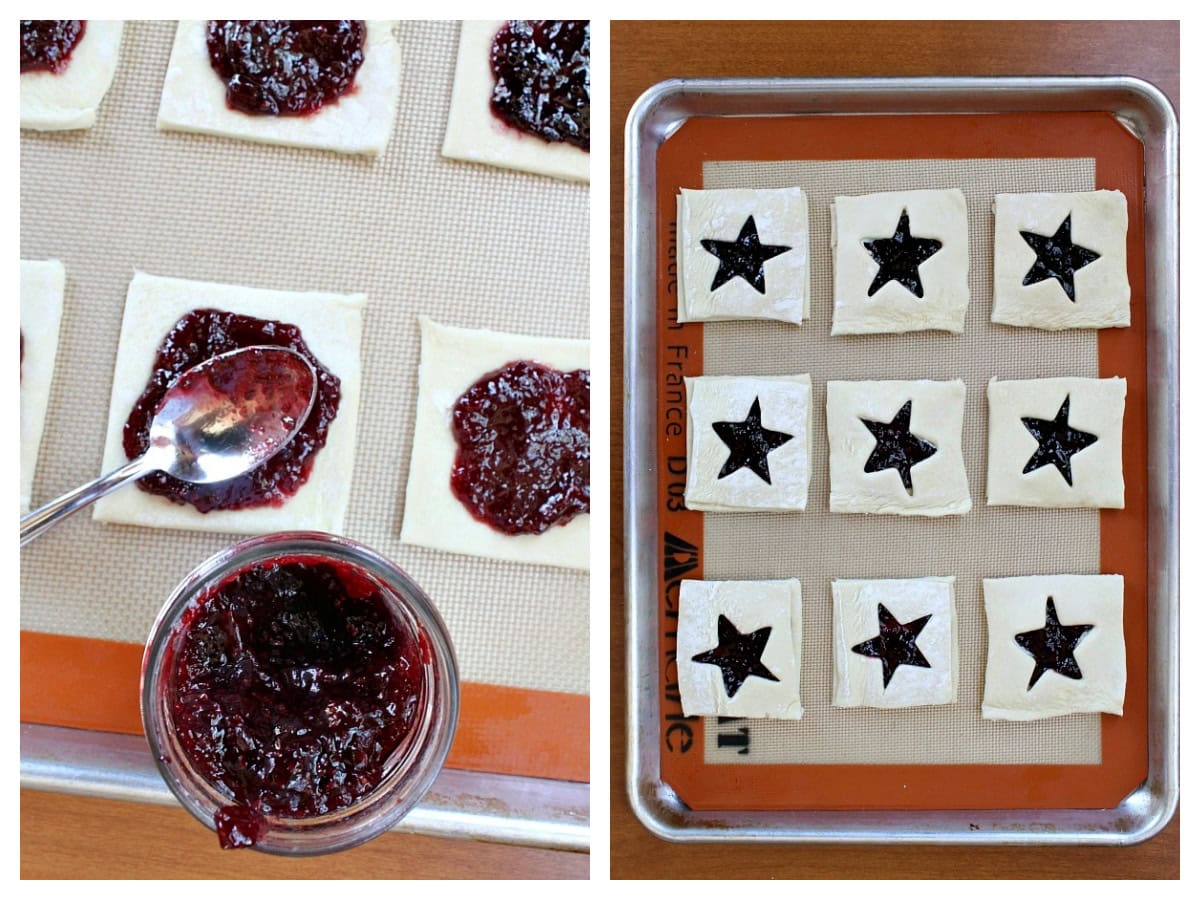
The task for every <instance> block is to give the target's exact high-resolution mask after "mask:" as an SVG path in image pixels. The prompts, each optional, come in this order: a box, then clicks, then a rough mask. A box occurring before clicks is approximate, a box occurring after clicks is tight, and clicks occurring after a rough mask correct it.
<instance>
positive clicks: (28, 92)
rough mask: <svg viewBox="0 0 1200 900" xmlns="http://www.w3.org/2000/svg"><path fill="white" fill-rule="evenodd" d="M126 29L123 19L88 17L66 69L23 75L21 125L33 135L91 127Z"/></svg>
mask: <svg viewBox="0 0 1200 900" xmlns="http://www.w3.org/2000/svg"><path fill="white" fill-rule="evenodd" d="M124 28H125V23H124V22H123V21H121V20H120V19H89V20H88V21H87V26H86V28H85V29H84V32H83V39H82V40H81V41H79V43H78V44H76V45H75V48H74V50H72V52H71V56H70V59H69V60H68V62H67V67H66V69H64V70H63V71H62V72H61V73H59V74H57V75H55V74H54V73H53V72H26V73H24V74H22V75H21V127H22V128H27V129H30V130H31V131H76V130H79V129H83V128H91V127H92V125H94V124H95V123H96V112H97V110H98V109H99V108H100V101H101V100H103V99H104V95H105V94H107V93H108V89H109V87H111V86H112V81H113V76H114V75H115V74H116V72H117V61H118V59H119V58H120V55H121V36H122V33H123V32H124Z"/></svg>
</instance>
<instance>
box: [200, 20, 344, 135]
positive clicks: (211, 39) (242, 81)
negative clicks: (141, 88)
mask: <svg viewBox="0 0 1200 900" xmlns="http://www.w3.org/2000/svg"><path fill="white" fill-rule="evenodd" d="M366 39H367V26H366V23H364V22H361V21H354V20H348V19H343V20H340V21H311V20H299V19H295V20H291V19H286V20H285V19H250V20H244V21H210V22H209V23H208V58H209V62H211V63H212V67H213V69H214V71H216V73H217V74H218V75H219V76H220V77H221V79H222V80H223V81H224V82H225V85H226V90H225V101H226V103H228V104H229V107H230V108H231V109H236V110H240V111H241V112H244V113H249V114H250V115H261V116H306V115H311V114H312V113H315V112H317V111H318V110H319V109H321V107H322V106H325V105H326V104H328V103H335V102H337V99H338V97H340V96H342V95H343V94H346V93H348V92H350V91H351V90H353V88H354V76H355V74H356V73H357V72H358V69H359V67H360V66H361V65H362V63H363V45H364V44H365V43H366Z"/></svg>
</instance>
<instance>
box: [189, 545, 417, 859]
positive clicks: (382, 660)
mask: <svg viewBox="0 0 1200 900" xmlns="http://www.w3.org/2000/svg"><path fill="white" fill-rule="evenodd" d="M179 627H180V628H181V629H182V630H183V637H182V639H181V642H180V644H179V647H178V650H177V651H176V655H175V656H174V657H173V658H172V660H171V663H170V665H171V667H172V669H173V671H174V674H175V693H174V696H173V698H172V701H171V704H172V706H171V712H172V719H173V721H174V724H175V729H176V732H177V734H178V736H179V740H180V742H181V744H182V746H183V749H184V751H185V752H186V753H187V755H188V758H189V760H190V761H191V764H192V765H193V766H194V767H195V769H196V771H197V772H198V773H199V774H200V775H201V776H202V777H203V778H204V779H205V780H206V781H208V782H209V783H210V784H212V785H213V786H214V787H216V788H217V789H218V790H219V791H221V792H222V793H223V794H225V795H226V796H228V797H229V798H230V800H231V803H230V804H228V805H226V806H224V807H222V808H221V809H220V810H219V811H218V812H217V814H216V816H215V817H214V824H215V825H216V827H217V832H218V836H219V837H220V839H221V844H222V846H223V847H226V848H231V847H239V846H251V845H253V844H255V843H256V842H257V841H258V840H260V839H261V836H262V833H263V832H264V831H265V829H266V825H267V823H266V818H265V817H268V816H270V817H276V818H305V817H310V816H320V815H324V814H327V813H332V812H336V811H338V810H341V809H345V808H346V807H348V806H351V805H352V804H354V803H356V802H358V801H359V800H361V799H362V798H363V797H365V796H366V795H367V794H369V793H371V792H372V791H373V790H375V788H376V787H378V785H379V784H380V783H381V782H382V781H383V780H384V778H385V776H386V770H387V767H388V760H389V758H390V757H391V755H392V754H393V753H394V752H395V751H396V750H397V748H399V747H400V746H401V744H402V743H403V741H404V739H405V737H406V736H407V735H408V733H409V732H410V731H411V730H412V728H413V725H414V723H415V721H416V718H417V716H418V714H419V711H420V707H421V703H422V697H423V695H424V691H425V682H424V674H423V668H422V664H421V651H420V647H419V645H418V640H417V638H416V636H415V635H413V634H411V633H410V632H409V631H408V630H407V629H406V628H404V627H402V626H401V625H400V624H399V623H398V622H397V620H396V618H395V617H394V615H393V614H392V612H391V610H390V608H389V606H388V603H387V600H386V599H385V598H384V596H383V595H382V593H381V592H380V589H379V587H378V586H377V585H376V584H375V582H373V581H372V580H370V579H369V578H368V577H366V576H365V574H363V573H362V572H361V570H359V569H357V568H356V567H353V566H349V565H347V564H345V563H341V562H336V561H332V560H329V559H325V558H320V557H308V556H304V557H288V558H283V559H279V560H272V561H268V562H261V563H257V564H255V565H253V566H250V567H249V568H247V569H244V570H242V571H240V572H238V573H237V574H235V575H234V576H232V577H231V578H229V579H228V580H226V581H225V582H223V583H222V584H221V585H220V586H218V587H216V588H214V589H212V590H210V591H209V592H208V593H207V594H205V595H204V596H203V597H202V598H201V599H200V600H199V601H198V602H197V604H196V605H195V606H193V607H191V608H190V609H189V610H188V611H187V612H186V613H185V614H184V617H183V620H182V622H181V623H180V626H179Z"/></svg>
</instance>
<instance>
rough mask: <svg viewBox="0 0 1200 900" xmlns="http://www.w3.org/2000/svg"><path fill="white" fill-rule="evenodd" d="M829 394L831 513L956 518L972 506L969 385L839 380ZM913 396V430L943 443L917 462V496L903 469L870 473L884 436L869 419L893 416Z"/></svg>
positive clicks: (914, 476) (829, 387)
mask: <svg viewBox="0 0 1200 900" xmlns="http://www.w3.org/2000/svg"><path fill="white" fill-rule="evenodd" d="M826 392H827V396H826V425H827V427H828V429H829V510H830V512H852V513H895V514H896V515H901V516H949V515H962V514H964V513H966V512H967V511H968V510H970V508H971V491H970V488H969V487H968V486H967V470H966V467H965V466H964V465H963V453H962V421H963V407H964V405H965V403H966V396H967V389H966V385H964V384H963V382H962V381H961V380H957V379H956V380H954V381H831V382H829V384H828V385H826ZM909 401H911V402H912V408H911V413H910V419H909V430H910V431H911V433H912V434H913V435H915V436H916V437H917V438H920V439H921V440H924V441H926V442H928V443H931V444H933V445H934V447H936V448H937V449H936V452H935V453H934V454H933V455H932V456H930V457H928V458H927V459H924V460H922V461H921V462H918V463H917V464H916V465H914V466H913V467H912V470H911V477H912V487H913V490H912V494H911V495H910V494H909V493H908V491H907V490H905V487H904V483H903V481H902V479H901V476H900V473H899V471H898V470H897V469H894V468H886V469H879V470H878V471H875V472H867V471H866V466H867V463H868V461H869V460H870V458H871V455H872V454H873V453H874V451H875V447H876V440H875V436H874V435H873V434H872V433H871V431H870V430H869V429H868V428H867V426H866V425H864V424H863V421H862V420H863V419H868V420H870V421H872V422H892V421H893V420H894V419H895V417H896V415H897V414H898V413H899V412H900V410H901V408H902V407H903V406H904V404H905V403H908V402H909Z"/></svg>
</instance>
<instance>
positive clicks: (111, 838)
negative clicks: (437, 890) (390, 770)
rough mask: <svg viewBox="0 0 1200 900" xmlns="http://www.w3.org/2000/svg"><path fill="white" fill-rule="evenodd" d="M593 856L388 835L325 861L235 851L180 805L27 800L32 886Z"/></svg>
mask: <svg viewBox="0 0 1200 900" xmlns="http://www.w3.org/2000/svg"><path fill="white" fill-rule="evenodd" d="M588 860H589V857H588V855H587V854H586V853H565V852H560V851H554V850H534V849H530V848H527V847H509V846H505V845H502V844H484V843H480V842H478V841H460V840H448V839H444V838H431V837H421V836H419V835H410V834H385V835H383V836H381V837H379V838H376V839H375V840H373V841H370V842H368V843H366V844H364V845H363V846H361V847H358V848H356V849H354V850H347V851H346V852H344V853H334V854H332V855H330V856H322V857H317V858H315V859H284V858H281V857H278V856H268V855H267V854H265V853H253V852H250V851H240V850H239V851H232V852H231V851H225V850H221V849H220V847H218V845H217V838H216V835H214V834H213V833H212V832H211V831H209V830H208V829H207V828H204V827H203V826H201V825H200V824H199V823H198V822H197V821H196V820H195V819H193V818H192V817H191V816H190V815H189V814H188V813H186V812H184V810H183V809H182V808H180V807H178V806H151V805H149V804H144V803H121V802H117V801H112V800H97V799H94V798H91V797H73V796H68V795H66V794H48V793H42V792H40V791H22V792H21V877H22V878H122V879H125V878H164V879H167V878H170V879H175V878H495V879H501V878H523V879H540V878H587V877H588Z"/></svg>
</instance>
